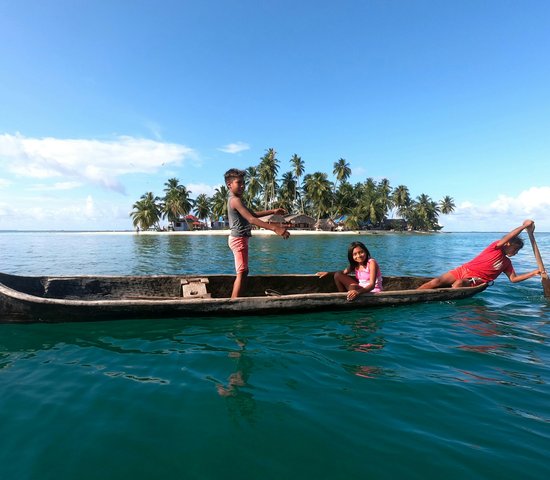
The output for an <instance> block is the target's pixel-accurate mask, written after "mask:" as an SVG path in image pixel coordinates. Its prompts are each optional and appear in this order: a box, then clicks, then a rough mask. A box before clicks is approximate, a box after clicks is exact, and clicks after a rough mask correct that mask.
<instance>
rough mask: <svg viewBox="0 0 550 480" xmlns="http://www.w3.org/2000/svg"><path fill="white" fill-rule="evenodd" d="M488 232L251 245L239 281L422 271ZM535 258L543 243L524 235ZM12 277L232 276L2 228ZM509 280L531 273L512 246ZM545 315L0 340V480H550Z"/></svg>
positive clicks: (327, 321)
mask: <svg viewBox="0 0 550 480" xmlns="http://www.w3.org/2000/svg"><path fill="white" fill-rule="evenodd" d="M499 236H500V234H489V233H487V234H485V233H484V234H479V233H469V234H468V233H460V234H458V233H457V234H437V235H406V234H401V235H399V234H394V235H369V236H366V235H357V236H299V235H294V236H292V237H291V238H290V239H289V240H288V241H283V240H282V239H280V238H278V237H272V236H256V237H255V238H253V240H252V241H251V245H250V250H251V261H250V266H251V273H272V272H277V273H314V272H316V271H318V270H336V269H342V268H343V267H344V266H345V265H346V250H347V245H348V244H349V242H350V241H352V240H361V241H363V242H365V243H366V244H367V245H368V247H369V248H370V250H371V253H372V254H373V256H374V257H375V258H376V259H377V260H378V261H379V263H380V265H381V268H382V271H383V273H384V274H386V275H397V274H403V275H435V274H439V273H442V272H444V271H446V270H448V269H449V268H451V267H454V266H456V265H458V264H460V263H462V262H464V261H465V260H468V259H470V258H471V257H472V256H473V255H475V254H476V253H478V252H479V251H480V250H481V249H482V248H483V247H485V246H486V245H487V244H488V243H490V242H491V241H492V240H494V239H497V238H499ZM537 239H538V242H539V247H540V249H541V251H542V252H543V257H544V255H545V252H546V256H548V257H549V258H550V235H548V234H538V235H537ZM0 249H1V251H2V267H1V268H0V270H1V271H4V272H7V273H15V274H37V275H43V274H49V275H61V274H67V275H68V274H157V273H169V274H172V273H232V271H233V263H232V256H231V253H230V251H229V250H228V248H227V243H226V238H225V237H218V236H196V237H188V236H162V235H155V236H145V235H141V236H138V235H105V234H76V233H53V232H50V233H44V232H37V233H27V232H25V233H17V232H15V233H14V232H0ZM513 261H514V265H515V267H516V271H518V272H524V271H528V270H531V269H534V268H536V264H535V261H534V259H533V254H532V251H531V249H530V247H529V244H528V243H527V245H526V247H525V248H524V249H523V250H522V251H521V252H520V253H519V254H518V255H517V256H516V257H515V258H514V260H513ZM549 319H550V303H549V301H548V300H547V299H545V298H544V297H543V296H542V288H541V284H540V279H532V280H528V281H526V282H523V283H520V284H517V285H513V284H511V283H510V282H508V280H507V279H506V277H505V276H501V277H500V278H499V279H498V280H497V281H496V283H495V285H494V286H492V287H490V288H489V289H488V290H486V291H485V292H483V293H482V294H480V295H478V296H476V297H474V298H472V299H468V300H461V301H456V302H441V303H434V304H421V305H413V306H401V307H393V308H379V309H374V310H360V311H353V312H344V313H341V312H324V313H315V314H306V315H303V314H302V315H273V316H261V317H242V318H231V319H224V318H208V319H185V318H176V319H167V320H135V321H130V320H129V321H113V322H100V323H82V324H69V323H67V324H55V325H54V324H50V325H40V324H34V325H7V324H4V325H0V438H1V445H2V448H1V449H0V478H2V479H41V480H42V479H50V478H51V479H57V480H59V479H80V480H83V479H110V478H124V479H127V478H128V479H151V478H182V479H219V478H236V479H237V478H238V479H284V478H297V479H325V478H327V479H352V478H361V479H365V478H381V479H385V478H388V479H390V478H391V479H395V478H407V479H426V478H434V479H435V478H446V479H449V478H450V479H454V478H457V479H458V478H465V479H466V478H467V479H476V478H480V479H481V478H491V479H493V478H494V479H507V478H510V479H512V478H514V479H543V478H544V479H546V478H550V460H549V453H548V452H549V451H550V388H549V386H548V383H549V381H550V369H549V364H550V349H549V344H548V335H549Z"/></svg>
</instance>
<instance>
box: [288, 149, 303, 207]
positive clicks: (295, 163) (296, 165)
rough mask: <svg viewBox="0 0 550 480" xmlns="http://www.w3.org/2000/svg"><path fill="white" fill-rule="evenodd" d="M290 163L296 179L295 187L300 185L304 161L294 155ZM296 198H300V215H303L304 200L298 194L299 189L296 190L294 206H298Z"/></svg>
mask: <svg viewBox="0 0 550 480" xmlns="http://www.w3.org/2000/svg"><path fill="white" fill-rule="evenodd" d="M290 163H291V164H292V167H293V170H292V173H294V176H295V177H296V185H297V186H299V185H301V182H300V179H301V178H302V175H303V174H304V171H305V170H304V161H303V160H302V157H299V156H298V155H296V154H294V155H292V157H291V159H290ZM298 196H299V197H300V205H301V206H302V209H301V213H304V200H303V197H302V194H301V193H300V188H296V198H295V202H296V206H298Z"/></svg>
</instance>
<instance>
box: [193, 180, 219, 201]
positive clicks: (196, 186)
mask: <svg viewBox="0 0 550 480" xmlns="http://www.w3.org/2000/svg"><path fill="white" fill-rule="evenodd" d="M220 185H221V184H220ZM220 185H214V186H211V185H206V184H205V183H190V184H188V185H187V190H189V191H190V192H191V197H192V198H197V197H198V196H199V195H200V194H201V193H205V194H206V195H208V196H209V197H211V196H212V195H214V193H216V188H220Z"/></svg>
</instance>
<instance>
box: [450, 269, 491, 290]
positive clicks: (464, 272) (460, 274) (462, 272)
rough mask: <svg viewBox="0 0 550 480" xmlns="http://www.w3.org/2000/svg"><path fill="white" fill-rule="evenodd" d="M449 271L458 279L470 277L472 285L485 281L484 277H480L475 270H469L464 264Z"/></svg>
mask: <svg viewBox="0 0 550 480" xmlns="http://www.w3.org/2000/svg"><path fill="white" fill-rule="evenodd" d="M449 273H451V275H452V276H453V277H455V278H456V279H457V280H464V279H469V280H470V283H471V285H472V287H473V286H475V285H481V284H482V283H485V280H483V279H482V278H479V277H478V276H477V275H476V274H475V273H474V272H472V271H471V270H468V269H467V268H466V267H464V266H460V267H458V268H455V269H454V270H451V271H450V272H449Z"/></svg>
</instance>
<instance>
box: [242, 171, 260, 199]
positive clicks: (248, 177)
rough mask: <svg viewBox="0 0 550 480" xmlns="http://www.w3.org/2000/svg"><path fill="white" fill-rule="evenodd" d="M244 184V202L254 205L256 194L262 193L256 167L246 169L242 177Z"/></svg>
mask: <svg viewBox="0 0 550 480" xmlns="http://www.w3.org/2000/svg"><path fill="white" fill-rule="evenodd" d="M244 179H245V182H246V191H245V195H244V197H245V198H244V200H245V201H246V202H247V203H248V204H253V203H255V200H256V198H257V197H258V194H259V193H260V192H261V191H262V184H261V183H260V177H259V173H258V167H248V168H247V169H246V170H245V176H244Z"/></svg>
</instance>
